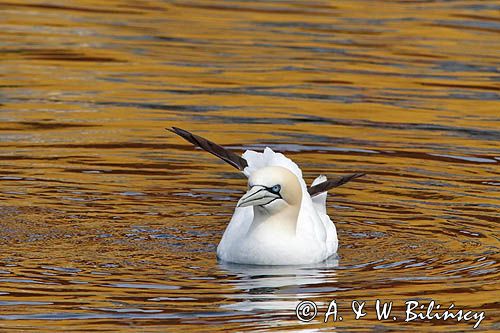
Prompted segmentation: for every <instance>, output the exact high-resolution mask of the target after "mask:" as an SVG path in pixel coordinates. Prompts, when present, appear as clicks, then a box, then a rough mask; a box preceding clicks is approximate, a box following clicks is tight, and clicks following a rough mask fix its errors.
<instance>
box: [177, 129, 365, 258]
mask: <svg viewBox="0 0 500 333" xmlns="http://www.w3.org/2000/svg"><path fill="white" fill-rule="evenodd" d="M167 130H169V131H171V132H173V133H175V134H177V135H180V136H181V137H183V138H184V139H185V140H187V141H189V142H191V143H193V144H194V145H196V146H198V147H200V148H202V149H204V150H206V151H208V152H209V153H212V154H214V155H215V156H217V157H219V158H221V159H222V160H224V161H226V162H227V163H229V164H231V165H232V166H234V167H236V168H237V169H239V170H240V171H242V172H243V173H244V174H245V176H247V177H248V192H247V193H245V195H243V197H241V199H240V200H239V201H238V204H237V206H236V208H235V211H234V214H233V217H232V218H231V221H230V222H229V225H228V226H227V228H226V231H225V232H224V235H223V236H222V239H221V241H220V243H219V246H218V247H217V257H218V258H219V259H221V260H223V261H227V262H232V263H238V264H255V265H302V264H311V263H317V262H321V261H323V260H326V259H327V258H328V257H330V256H331V255H332V254H334V253H336V252H337V247H338V239H337V231H336V229H335V225H334V224H333V222H332V221H331V220H330V217H328V215H327V214H326V191H328V190H329V189H331V188H334V187H337V186H340V185H342V184H344V183H346V182H348V181H350V180H351V179H354V178H357V177H361V176H363V175H364V174H362V173H355V174H350V175H346V176H343V177H340V178H338V179H336V180H327V178H326V177H325V176H323V175H321V176H319V177H318V178H316V179H315V180H314V182H313V183H312V186H311V187H309V188H307V186H306V183H305V181H304V179H303V178H302V171H301V170H300V168H299V167H298V166H297V164H295V163H294V162H292V161H291V160H290V159H288V158H287V157H285V156H284V155H283V154H281V153H275V152H274V151H272V150H271V149H270V148H265V149H264V152H263V153H259V152H255V151H252V150H247V151H246V152H245V153H244V154H243V156H242V157H240V156H238V155H236V154H234V153H232V152H230V151H228V150H226V149H224V148H223V147H221V146H219V145H217V144H215V143H214V142H211V141H208V140H207V139H205V138H202V137H200V136H198V135H195V134H192V133H190V132H188V131H185V130H183V129H180V128H178V127H172V128H167Z"/></svg>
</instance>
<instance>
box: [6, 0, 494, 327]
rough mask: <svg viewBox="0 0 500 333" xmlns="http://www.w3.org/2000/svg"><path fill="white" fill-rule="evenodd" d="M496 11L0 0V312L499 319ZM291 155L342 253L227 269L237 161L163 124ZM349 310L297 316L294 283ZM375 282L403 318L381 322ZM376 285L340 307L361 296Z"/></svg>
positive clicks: (106, 319)
mask: <svg viewBox="0 0 500 333" xmlns="http://www.w3.org/2000/svg"><path fill="white" fill-rule="evenodd" d="M499 10H500V7H499V6H498V5H496V4H495V3H494V2H488V1H368V0H366V1H265V2H264V1H243V0H242V1H222V0H221V1H201V0H200V1H196V0H195V1H158V0H149V1H139V2H138V1H126V0H112V1H106V2H105V3H104V4H103V3H102V2H99V1H90V0H80V1H74V2H65V1H48V2H47V1H43V2H42V1H17V0H12V1H0V11H1V17H2V20H0V37H1V41H2V42H1V45H2V48H1V49H0V52H1V56H2V66H1V67H0V77H1V83H0V85H1V87H2V92H1V93H0V104H1V110H2V111H1V113H0V165H1V172H0V198H1V204H0V330H2V331H9V330H26V331H36V332H42V331H47V332H55V331H61V332H66V331H69V330H71V331H82V332H89V331H110V332H111V331H112V332H118V331H124V332H125V331H127V332H137V331H148V332H154V331H158V332H165V331H180V330H189V331H221V330H222V329H225V330H228V331H247V330H256V329H258V330H262V331H268V330H269V331H289V330H296V331H302V330H303V331H309V330H333V331H342V332H344V331H369V330H380V331H385V330H389V331H400V330H409V331H435V332H443V331H446V332H458V331H468V330H471V328H472V326H473V323H472V322H468V323H464V322H461V323H457V322H456V321H450V320H449V321H440V320H431V321H419V322H411V323H404V317H403V314H404V302H405V301H407V300H412V299H417V300H420V301H421V302H424V303H428V302H429V301H430V300H433V299H434V300H436V301H437V302H439V303H440V304H442V306H443V307H446V308H447V307H448V306H449V305H450V304H451V303H454V304H455V306H456V307H457V308H463V309H469V310H475V311H484V312H485V315H486V318H485V319H484V321H483V322H482V323H481V325H480V327H481V328H482V329H483V330H486V331H497V330H500V326H499V325H498V322H499V319H500V314H499V303H498V301H499V300H498V295H499V284H498V280H499V277H500V274H499V267H500V265H499V263H498V260H499V234H498V221H499V219H500V214H499V210H500V200H499V190H498V189H499V185H500V177H499V170H500V169H499V163H500V145H499V142H500V116H499V110H500V103H499V97H500V85H499V81H500V79H499V78H500V76H499V68H500V67H499V64H500V42H499V41H500V35H499V33H500V20H499V18H498V13H499ZM167 126H179V127H183V128H186V129H190V130H192V131H194V132H196V133H198V134H200V135H202V136H206V137H208V138H210V139H212V140H214V141H216V142H218V143H220V144H223V145H225V146H227V147H230V148H231V149H233V150H234V151H237V152H243V151H244V150H245V149H257V150H261V149H263V148H264V147H266V146H269V147H272V148H273V149H275V150H278V151H281V152H283V153H285V154H286V155H287V156H289V157H291V158H293V159H294V161H296V162H297V163H298V164H299V165H300V166H301V167H302V170H303V173H304V176H305V178H306V181H307V182H311V181H312V179H314V178H315V177H316V176H317V175H318V174H319V173H325V174H328V175H337V174H345V173H350V172H365V173H367V174H368V176H366V177H364V178H360V179H357V180H355V181H353V182H351V183H349V184H346V185H344V186H343V187H341V188H338V189H336V190H335V191H334V192H333V196H330V198H329V200H328V211H329V213H330V215H331V216H332V217H333V219H334V221H335V223H336V226H337V229H338V232H339V238H340V249H339V255H338V257H336V258H332V259H331V260H329V261H328V262H327V263H323V264H319V265H313V266H309V267H280V268H276V267H274V268H273V267H251V266H239V265H230V264H224V263H218V262H217V261H216V258H215V249H216V246H217V244H218V242H219V240H220V237H221V235H222V232H223V231H224V229H225V227H226V225H227V222H228V221H229V219H230V217H231V215H232V212H233V209H234V206H235V204H236V202H237V200H238V198H239V197H240V196H241V195H242V194H243V193H244V191H245V189H246V183H245V179H244V177H243V176H242V175H240V174H238V173H235V172H234V170H233V169H232V168H231V167H230V166H228V165H225V164H224V163H223V162H220V161H218V160H217V159H215V158H213V157H212V156H211V155H209V154H205V153H202V152H199V151H196V150H194V149H193V148H192V147H191V146H189V145H188V144H186V143H185V142H184V141H182V140H181V139H179V138H178V137H174V136H173V135H172V134H171V133H169V132H166V131H165V130H164V128H165V127H167ZM305 299H307V300H312V301H315V302H316V303H317V304H318V306H319V307H320V314H324V311H325V310H326V306H327V305H328V303H329V302H330V301H331V300H333V299H335V300H337V302H338V304H339V309H341V311H342V314H343V316H344V320H343V321H342V322H336V323H333V322H329V323H328V324H325V323H323V321H322V317H321V316H318V317H317V318H316V319H315V320H313V321H311V322H309V323H301V322H300V321H299V320H297V318H296V317H295V314H294V309H295V306H296V305H297V304H298V302H299V301H300V300H305ZM376 299H381V300H384V301H387V302H389V301H393V302H394V307H395V310H394V311H395V312H394V314H395V315H397V316H398V318H399V319H398V320H397V321H393V320H392V319H390V320H386V321H377V320H376V318H375V314H374V311H373V304H374V302H375V300H376ZM353 300H359V301H366V302H367V307H370V308H369V309H368V310H367V311H368V314H367V316H366V317H364V318H362V319H360V320H354V319H353V314H352V312H350V311H348V310H349V309H350V305H351V301H353Z"/></svg>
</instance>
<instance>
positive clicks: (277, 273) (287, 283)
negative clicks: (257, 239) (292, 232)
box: [219, 254, 340, 311]
mask: <svg viewBox="0 0 500 333" xmlns="http://www.w3.org/2000/svg"><path fill="white" fill-rule="evenodd" d="M338 265H339V260H338V256H337V255H336V254H334V255H332V256H330V257H329V258H328V259H327V260H325V261H323V262H320V263H315V264H306V265H300V266H265V265H241V264H233V263H228V262H224V261H221V262H220V263H219V268H220V269H221V270H222V271H223V272H227V273H228V275H229V276H232V277H231V278H230V279H229V280H227V281H229V282H230V284H231V285H232V286H233V287H234V288H235V289H237V290H239V291H238V292H236V293H228V294H227V295H226V296H227V297H228V298H229V299H232V300H233V301H232V302H229V303H227V304H223V305H221V307H222V308H225V309H230V310H238V311H254V310H277V311H289V310H293V309H295V308H296V306H297V303H298V299H302V298H308V297H311V295H313V294H314V293H317V292H322V293H327V294H328V295H329V296H334V295H335V293H336V292H338V291H339V290H340V289H339V288H338V287H337V285H336V282H337V277H336V275H337V273H336V270H335V268H336V267H338ZM318 304H319V303H318Z"/></svg>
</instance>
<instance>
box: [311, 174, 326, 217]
mask: <svg viewBox="0 0 500 333" xmlns="http://www.w3.org/2000/svg"><path fill="white" fill-rule="evenodd" d="M326 181H327V178H326V176H325V175H320V176H319V177H317V178H316V179H315V180H314V181H313V182H312V185H311V186H314V185H318V184H321V183H323V182H326ZM326 195H327V192H326V191H325V192H323V193H320V194H318V195H316V196H314V197H312V202H313V205H314V207H315V208H316V211H317V212H320V213H323V214H326Z"/></svg>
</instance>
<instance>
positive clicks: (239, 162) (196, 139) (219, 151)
mask: <svg viewBox="0 0 500 333" xmlns="http://www.w3.org/2000/svg"><path fill="white" fill-rule="evenodd" d="M166 130H168V131H170V132H172V133H175V134H177V135H179V136H181V137H182V138H183V139H184V140H186V141H189V142H191V143H192V144H194V145H195V146H198V147H200V148H201V149H203V150H206V151H208V152H209V153H210V154H213V155H215V156H217V157H218V158H220V159H221V160H223V161H225V162H226V163H229V164H231V165H232V166H233V167H235V168H236V169H238V170H241V171H243V170H244V169H245V168H246V167H247V166H248V163H247V161H246V160H245V159H244V158H243V157H241V156H238V155H236V154H235V153H233V152H230V151H229V150H227V149H225V148H224V147H221V146H219V145H218V144H216V143H214V142H212V141H209V140H207V139H205V138H202V137H201V136H199V135H196V134H193V133H190V132H188V131H186V130H183V129H181V128H178V127H172V128H166Z"/></svg>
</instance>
